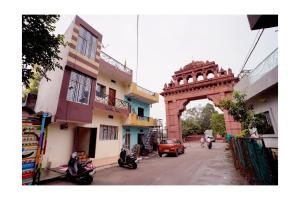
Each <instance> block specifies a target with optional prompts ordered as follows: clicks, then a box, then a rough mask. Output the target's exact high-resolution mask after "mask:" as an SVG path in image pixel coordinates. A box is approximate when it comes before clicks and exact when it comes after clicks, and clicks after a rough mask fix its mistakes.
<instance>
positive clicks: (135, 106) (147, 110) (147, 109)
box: [125, 97, 150, 117]
mask: <svg viewBox="0 0 300 200" xmlns="http://www.w3.org/2000/svg"><path fill="white" fill-rule="evenodd" d="M125 99H126V101H128V97H126V98H125ZM128 102H129V103H130V105H131V112H132V113H136V114H137V113H138V107H141V108H143V109H144V116H145V117H150V104H147V103H144V102H142V101H139V100H136V99H133V98H130V101H128Z"/></svg>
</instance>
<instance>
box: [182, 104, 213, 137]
mask: <svg viewBox="0 0 300 200" xmlns="http://www.w3.org/2000/svg"><path fill="white" fill-rule="evenodd" d="M213 113H216V110H215V108H214V106H213V105H212V104H209V103H208V104H206V106H205V107H204V108H203V107H201V105H199V106H197V107H194V108H190V109H187V110H186V112H185V113H184V114H183V117H182V118H183V119H182V120H181V123H182V134H183V136H188V135H191V134H201V133H203V132H204V131H205V130H207V129H210V123H211V122H210V121H211V116H212V114H213Z"/></svg>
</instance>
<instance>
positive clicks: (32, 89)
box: [22, 71, 42, 102]
mask: <svg viewBox="0 0 300 200" xmlns="http://www.w3.org/2000/svg"><path fill="white" fill-rule="evenodd" d="M41 79H42V77H41V75H40V74H39V73H37V72H36V71H33V76H32V78H30V79H29V84H28V87H27V88H26V87H23V88H22V89H23V90H22V102H24V101H25V99H26V97H27V95H28V94H29V93H31V94H37V93H38V89H39V84H40V81H41Z"/></svg>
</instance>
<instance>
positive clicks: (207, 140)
mask: <svg viewBox="0 0 300 200" xmlns="http://www.w3.org/2000/svg"><path fill="white" fill-rule="evenodd" d="M206 142H207V147H208V149H211V147H212V142H211V139H210V138H209V137H207V139H206Z"/></svg>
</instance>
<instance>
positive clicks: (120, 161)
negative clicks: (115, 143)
mask: <svg viewBox="0 0 300 200" xmlns="http://www.w3.org/2000/svg"><path fill="white" fill-rule="evenodd" d="M118 164H119V166H120V167H123V164H122V160H121V158H119V160H118Z"/></svg>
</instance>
